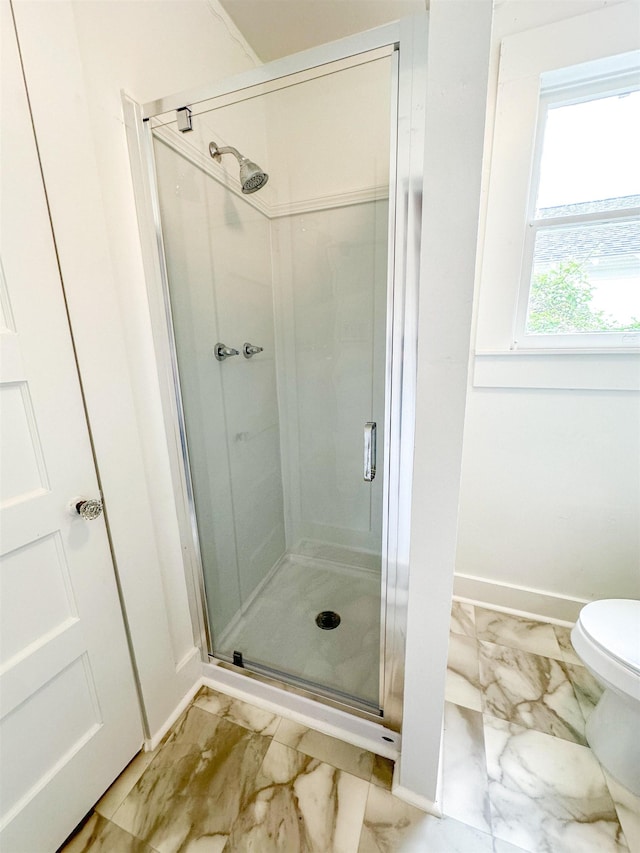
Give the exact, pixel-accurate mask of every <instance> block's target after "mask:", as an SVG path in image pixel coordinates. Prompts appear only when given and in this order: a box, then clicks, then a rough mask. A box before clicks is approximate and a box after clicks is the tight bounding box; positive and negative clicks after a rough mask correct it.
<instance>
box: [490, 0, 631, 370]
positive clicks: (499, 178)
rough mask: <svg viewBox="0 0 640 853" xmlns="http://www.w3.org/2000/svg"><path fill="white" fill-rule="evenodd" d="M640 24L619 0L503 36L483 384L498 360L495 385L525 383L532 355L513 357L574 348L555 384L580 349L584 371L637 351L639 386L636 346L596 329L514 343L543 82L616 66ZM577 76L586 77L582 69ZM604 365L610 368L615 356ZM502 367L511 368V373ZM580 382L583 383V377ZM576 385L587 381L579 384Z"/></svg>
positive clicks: (571, 367)
mask: <svg viewBox="0 0 640 853" xmlns="http://www.w3.org/2000/svg"><path fill="white" fill-rule="evenodd" d="M639 27H640V7H639V6H638V4H637V3H634V2H623V3H619V4H615V5H613V6H608V7H606V8H604V9H601V10H599V11H597V12H591V13H588V14H585V15H579V16H577V17H573V18H568V19H566V20H563V21H559V22H557V23H554V24H550V25H547V26H544V27H539V28H536V29H532V30H527V31H525V32H522V33H518V34H516V35H513V36H510V37H508V38H505V39H504V40H503V41H502V45H501V61H500V71H499V79H498V93H497V103H496V118H495V125H494V133H493V146H492V161H491V171H490V177H489V186H488V196H487V213H486V225H485V235H484V236H485V239H484V245H483V249H482V266H481V274H480V298H479V304H478V318H477V326H476V349H475V352H476V356H477V358H479V359H481V360H482V362H483V364H484V365H485V366H486V369H485V367H483V371H482V372H483V377H484V378H483V381H482V383H481V384H482V385H484V386H485V387H486V386H487V385H488V384H490V382H489V373H490V372H491V370H493V366H496V365H497V364H498V361H500V359H503V360H504V365H506V367H505V366H504V365H503V366H501V367H500V374H501V375H500V377H497V376H496V386H504V385H506V384H509V385H510V386H511V387H517V386H526V384H527V382H526V377H525V376H524V373H525V372H526V371H527V370H530V369H531V365H532V363H533V362H532V360H531V359H530V358H524V357H515V358H514V356H524V355H526V354H528V353H529V354H531V356H532V358H541V357H543V356H546V357H548V358H550V357H552V356H554V355H555V356H557V357H560V358H561V357H562V356H563V355H564V354H565V353H573V354H575V356H576V358H569V359H568V360H566V361H565V364H566V371H564V369H563V371H564V374H566V375H563V379H562V384H561V385H559V386H558V387H571V385H572V379H571V376H570V375H569V374H570V372H571V371H572V370H574V368H575V369H576V370H578V369H579V370H580V374H581V377H582V376H583V374H584V371H583V370H582V368H578V364H579V361H580V357H581V356H586V357H587V359H586V361H585V363H584V368H585V370H586V369H587V364H589V365H590V366H591V367H590V368H589V369H595V368H596V363H595V362H594V361H593V356H594V354H597V355H598V356H599V357H600V359H599V360H598V359H596V362H598V363H602V359H604V360H606V359H607V358H608V357H609V358H611V357H612V355H608V353H611V354H617V355H625V354H627V353H630V354H635V355H633V357H632V359H631V362H629V363H627V361H625V365H627V370H628V371H631V372H632V373H633V376H630V379H631V384H632V385H633V386H634V387H638V385H639V380H638V379H637V378H636V376H638V377H640V368H639V367H638V363H637V362H636V359H638V360H640V356H638V353H639V350H638V347H636V346H633V345H632V346H620V345H616V346H612V347H610V348H607V347H605V346H603V343H602V338H601V336H600V334H598V335H597V340H596V341H595V342H589V341H586V340H585V336H584V335H582V334H581V335H579V336H576V337H579V341H577V342H576V345H574V346H571V345H569V346H564V347H559V346H558V340H557V338H558V337H559V336H557V335H553V336H548V337H549V340H548V341H544V342H543V341H541V342H540V343H541V344H543V345H542V346H540V347H533V348H528V347H527V348H525V347H523V346H521V345H520V346H519V347H518V349H515V347H514V339H515V335H514V331H515V321H516V313H517V306H518V297H519V292H520V281H521V274H522V264H523V253H524V247H525V241H526V232H527V228H528V225H527V212H528V204H529V196H530V189H529V188H530V185H531V175H532V170H533V166H534V162H535V161H534V156H535V143H534V139H535V129H536V124H537V121H538V114H539V110H538V107H539V99H540V89H541V85H544V86H545V87H547V86H549V87H550V79H549V76H550V75H551V74H553V75H554V76H555V77H556V83H557V85H558V86H561V87H563V88H565V87H566V86H567V85H568V84H570V83H572V82H577V80H576V77H575V74H576V68H575V67H576V66H580V65H582V64H584V63H587V62H593V61H596V60H603V59H605V58H607V57H609V58H611V60H612V70H614V67H615V63H616V62H618V63H619V62H621V59H620V57H623V55H624V54H631V53H634V52H637V50H638V47H639V40H638V32H639ZM627 59H629V57H627ZM582 71H583V72H584V69H582ZM572 75H573V76H572ZM577 79H579V80H582V81H584V73H582V74H581V75H580V76H579V77H578V78H577ZM604 334H607V333H604ZM559 354H560V355H559ZM576 359H577V360H576ZM556 362H557V358H556ZM615 362H619V359H615ZM487 365H488V366H487ZM609 367H613V362H612V363H611V365H610V366H609ZM609 367H604V366H603V369H604V371H605V373H607V374H610V372H611V371H610V369H609ZM505 370H506V371H508V372H509V373H510V374H511V377H510V378H509V379H507V377H506V375H505ZM596 372H597V371H596ZM547 375H548V376H549V377H550V378H549V385H548V386H546V387H554V384H553V379H552V371H548V373H547ZM580 381H581V383H582V378H581V380H580ZM625 384H626V383H625ZM580 387H588V386H587V384H581V385H580ZM594 387H596V386H594ZM597 387H601V386H600V385H598V386H597Z"/></svg>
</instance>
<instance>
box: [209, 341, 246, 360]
mask: <svg viewBox="0 0 640 853" xmlns="http://www.w3.org/2000/svg"><path fill="white" fill-rule="evenodd" d="M213 354H214V355H215V357H216V358H217V359H218V361H224V360H225V358H230V357H231V356H232V355H240V353H239V352H238V350H237V349H233V347H228V346H227V345H226V344H221V343H217V344H216V345H215V347H214V348H213Z"/></svg>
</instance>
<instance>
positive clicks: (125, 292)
mask: <svg viewBox="0 0 640 853" xmlns="http://www.w3.org/2000/svg"><path fill="white" fill-rule="evenodd" d="M15 14H16V19H17V28H18V36H19V39H20V44H21V49H22V54H23V61H24V65H25V72H26V78H27V85H28V88H29V92H30V97H31V103H32V108H33V112H34V120H35V130H36V136H37V139H38V144H39V148H40V154H41V158H42V163H43V170H44V178H45V184H46V187H47V191H48V195H49V202H50V207H51V214H52V221H53V228H54V233H55V236H56V240H57V245H58V251H59V256H60V264H61V270H62V277H63V280H64V284H65V292H66V295H67V300H68V303H69V311H70V316H71V323H72V327H73V332H74V339H75V344H76V348H77V352H78V359H79V365H80V372H81V376H82V380H83V384H84V389H85V395H86V399H87V407H88V413H89V420H90V424H91V429H92V435H93V439H94V444H95V449H96V455H97V459H98V465H99V471H100V477H101V482H102V490H103V494H104V497H105V500H106V507H107V513H108V519H109V526H110V531H111V536H112V541H113V546H114V553H115V558H116V563H117V569H118V577H119V580H120V585H121V589H122V592H123V595H124V599H125V611H126V616H127V621H128V626H129V631H130V635H131V639H132V642H133V645H134V647H135V651H136V659H135V662H136V669H137V674H138V677H139V681H140V685H141V692H142V697H143V700H144V710H145V714H146V725H147V732H148V734H149V735H150V736H153V735H157V734H158V733H159V732H160V731H161V730H162V728H163V726H164V725H165V724H166V722H167V720H168V719H169V718H170V717H171V715H172V714H173V713H174V711H175V709H176V707H177V706H178V705H179V703H180V702H181V701H182V700H183V698H184V696H185V694H186V693H187V692H188V691H189V689H190V688H191V687H192V686H193V685H194V684H195V682H196V680H197V679H198V677H199V656H198V653H197V650H196V649H195V647H194V643H193V632H192V626H191V624H190V620H189V612H188V606H187V595H186V587H185V580H184V572H183V565H182V551H181V544H180V541H179V536H178V529H177V522H176V517H175V509H174V498H173V492H172V484H171V481H170V475H169V466H168V463H167V450H166V441H165V436H164V432H163V429H162V415H161V411H160V402H159V393H158V376H157V371H156V364H155V359H154V354H153V347H152V342H151V330H150V326H149V320H148V305H147V298H146V289H145V281H144V277H143V271H142V263H141V257H140V244H139V237H138V230H137V222H136V214H135V206H134V199H133V192H132V187H131V177H130V166H129V158H128V152H127V146H126V139H125V133H124V127H123V122H122V106H121V101H120V91H121V89H123V88H124V89H125V90H127V91H128V92H129V94H130V95H131V96H132V97H133V98H134V99H136V100H139V101H145V100H147V99H150V98H153V97H158V96H160V95H163V94H166V93H167V92H170V91H173V90H177V89H182V88H186V87H189V86H196V85H200V84H202V83H203V82H204V81H207V80H210V79H212V78H216V77H217V78H221V77H223V76H225V75H227V74H232V73H234V72H239V71H242V70H245V69H246V68H248V67H251V66H252V65H253V64H254V58H253V57H252V56H251V55H250V54H249V53H248V52H247V51H246V49H245V48H243V46H242V42H241V41H240V40H239V39H238V38H236V37H235V33H234V31H233V28H230V27H229V26H228V25H227V24H226V23H225V19H224V17H223V16H222V13H221V14H220V15H218V14H214V13H213V11H212V7H211V5H210V4H206V3H204V2H199V0H168V2H165V0H162V2H158V0H140V1H139V2H128V0H121V2H116V3H114V2H67V0H60V2H56V3H49V2H39V0H17V2H16V3H15ZM61 58H64V61H61Z"/></svg>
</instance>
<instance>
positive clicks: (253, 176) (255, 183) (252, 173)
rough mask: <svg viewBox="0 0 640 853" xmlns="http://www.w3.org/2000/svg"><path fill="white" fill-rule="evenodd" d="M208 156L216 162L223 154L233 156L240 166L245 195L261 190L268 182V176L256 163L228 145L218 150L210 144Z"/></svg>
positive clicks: (213, 144) (214, 144)
mask: <svg viewBox="0 0 640 853" xmlns="http://www.w3.org/2000/svg"><path fill="white" fill-rule="evenodd" d="M209 154H211V156H212V157H213V159H214V160H217V161H218V162H220V160H221V159H222V155H223V154H233V156H234V157H235V158H236V160H237V161H238V163H239V164H240V184H241V186H242V192H243V193H244V194H245V195H248V194H249V193H254V192H256V190H259V189H261V188H262V187H263V186H264V185H265V184H266V183H267V181H268V180H269V175H267V173H266V172H263V171H262V169H261V168H260V166H258V165H257V164H256V163H253V162H252V161H251V160H249V159H248V158H247V157H244V156H243V155H242V154H241V153H240V152H239V151H238V150H237V148H232V147H231V146H230V145H229V146H227V147H225V148H218V146H217V145H216V143H215V142H210V143H209Z"/></svg>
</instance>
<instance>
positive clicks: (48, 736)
mask: <svg viewBox="0 0 640 853" xmlns="http://www.w3.org/2000/svg"><path fill="white" fill-rule="evenodd" d="M0 13H1V15H2V19H1V27H0V30H1V33H2V45H1V47H2V53H1V57H2V58H1V77H0V79H1V81H2V83H1V93H2V103H1V105H0V106H1V116H2V127H1V137H0V145H1V149H0V151H1V158H0V169H1V175H0V177H1V201H0V260H1V265H0V358H1V362H0V364H1V366H0V429H1V433H0V437H1V453H0V463H1V469H0V536H1V538H0V548H1V555H2V560H1V565H0V749H1V755H0V849H1V850H3V851H7V853H19V851H29V853H46V851H52V850H55V849H56V848H57V847H58V845H59V844H60V843H61V842H62V841H63V840H64V839H65V837H66V836H67V835H68V833H69V832H71V830H72V829H73V828H74V826H75V825H76V824H77V823H78V822H79V821H80V820H81V819H82V817H83V816H84V814H85V813H86V812H87V811H88V810H89V809H90V808H91V806H92V805H93V804H94V803H95V801H96V800H97V799H98V798H99V797H100V795H101V794H102V793H103V792H104V791H105V790H106V788H107V787H108V786H109V784H110V783H111V782H112V781H113V779H114V778H115V777H116V776H117V775H118V773H119V772H120V771H121V770H122V769H123V768H124V767H125V765H126V764H127V762H128V761H129V760H130V759H131V758H132V757H133V755H135V753H136V752H137V751H138V750H139V748H140V746H141V744H142V741H143V733H142V724H141V718H140V710H139V704H138V700H137V693H136V688H135V683H134V678H133V673H132V666H131V659H130V656H129V650H128V646H127V639H126V634H125V629H124V624H123V619H122V611H121V608H120V603H119V599H118V590H117V585H116V579H115V573H114V567H113V563H112V560H111V555H110V550H109V542H108V539H107V532H106V527H105V520H104V517H103V516H100V517H99V518H97V519H95V520H93V521H85V520H83V519H82V518H80V517H79V516H78V515H76V516H75V517H72V515H71V514H70V513H69V511H68V505H69V502H70V500H71V499H72V498H74V497H76V496H77V495H85V496H87V497H89V498H95V497H99V486H98V482H97V476H96V471H95V467H94V463H93V456H92V450H91V444H90V439H89V433H88V429H87V424H86V420H85V415H84V409H83V402H82V397H81V393H80V386H79V382H78V375H77V371H76V365H75V360H74V353H73V348H72V341H71V336H70V332H69V326H68V321H67V315H66V310H65V302H64V296H63V290H62V285H61V281H60V277H59V273H58V267H57V261H56V254H55V247H54V243H53V239H52V234H51V227H50V223H49V218H48V212H47V206H46V199H45V195H44V190H43V184H42V179H41V174H40V170H39V164H38V157H37V151H36V146H35V141H34V136H33V131H32V127H31V119H30V115H29V108H28V103H27V99H26V93H25V88H24V83H23V79H22V76H21V70H20V61H19V56H18V51H17V44H16V39H15V31H14V28H13V22H12V19H11V10H10V8H9V4H8V2H7V0H0ZM61 121H64V116H61ZM69 132H70V133H72V132H73V129H72V128H70V129H69ZM87 275H88V276H89V275H90V271H89V270H88V271H87Z"/></svg>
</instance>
